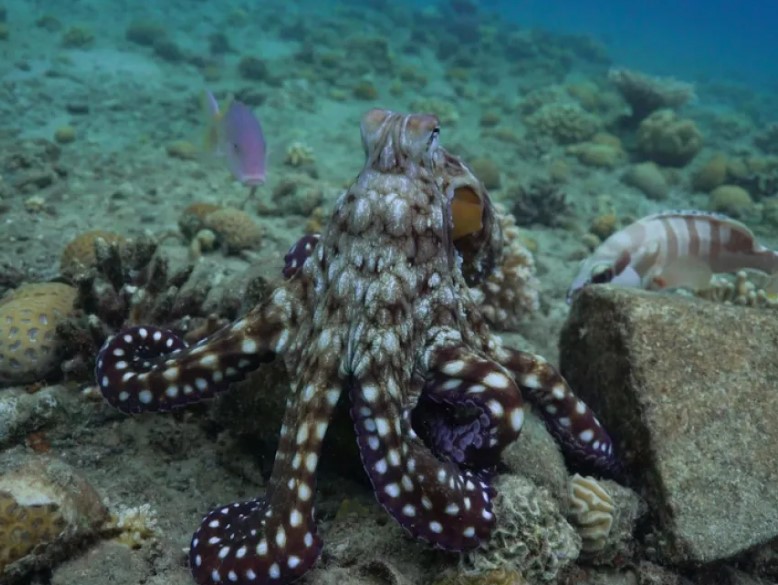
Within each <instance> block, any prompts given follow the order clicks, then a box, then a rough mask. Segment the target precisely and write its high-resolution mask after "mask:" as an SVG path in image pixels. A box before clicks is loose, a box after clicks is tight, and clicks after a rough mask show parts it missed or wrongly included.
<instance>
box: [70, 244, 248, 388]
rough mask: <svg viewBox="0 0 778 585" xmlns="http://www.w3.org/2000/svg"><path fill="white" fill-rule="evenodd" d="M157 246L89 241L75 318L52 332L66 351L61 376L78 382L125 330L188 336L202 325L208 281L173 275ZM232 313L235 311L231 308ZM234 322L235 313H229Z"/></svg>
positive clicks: (188, 269) (186, 271) (186, 273)
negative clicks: (157, 328)
mask: <svg viewBox="0 0 778 585" xmlns="http://www.w3.org/2000/svg"><path fill="white" fill-rule="evenodd" d="M157 248H158V242H157V241H156V240H154V239H153V238H150V237H140V238H137V239H134V240H127V241H126V242H123V243H121V242H113V243H108V242H106V241H105V240H103V239H102V238H97V239H96V240H95V241H94V258H95V261H94V266H92V267H89V268H87V269H85V270H84V271H83V272H80V273H78V274H76V275H75V276H74V277H73V281H74V283H75V285H76V287H77V289H78V298H77V300H76V306H77V307H78V308H79V309H80V314H79V315H78V316H76V317H73V318H70V319H67V320H66V321H64V322H63V323H60V324H59V325H58V327H57V333H58V335H59V336H60V337H61V338H62V339H63V340H64V345H65V346H66V347H68V350H69V351H68V353H67V355H66V357H67V358H69V359H68V361H66V362H65V363H64V364H63V367H62V368H63V371H64V372H65V373H66V374H70V375H76V376H81V375H84V374H85V373H86V372H87V371H89V370H90V369H91V367H92V361H93V359H94V356H95V355H96V353H97V350H98V349H99V348H100V346H101V345H102V343H103V342H104V341H105V339H106V337H108V335H110V334H112V333H114V332H115V331H116V330H118V329H119V328H122V327H127V326H128V325H133V324H138V323H160V324H163V325H164V326H167V327H171V328H174V329H176V330H178V331H182V332H185V331H189V330H190V329H193V328H197V327H199V326H200V325H201V324H202V323H203V322H205V321H206V320H207V316H208V311H207V310H206V309H205V307H204V303H205V300H206V297H207V295H208V292H209V291H210V288H211V282H212V281H211V279H210V278H208V277H205V275H202V274H201V275H200V276H201V277H202V278H197V279H191V280H190V276H191V275H192V272H193V270H194V266H193V265H191V264H190V265H185V266H183V267H181V268H179V269H177V270H175V271H171V270H170V268H169V263H168V260H167V258H166V257H165V256H163V255H161V254H159V253H158V251H157ZM234 309H237V307H235V308H234ZM227 313H228V314H227V315H226V316H227V317H230V318H233V317H234V316H235V314H236V310H232V311H228V312H227Z"/></svg>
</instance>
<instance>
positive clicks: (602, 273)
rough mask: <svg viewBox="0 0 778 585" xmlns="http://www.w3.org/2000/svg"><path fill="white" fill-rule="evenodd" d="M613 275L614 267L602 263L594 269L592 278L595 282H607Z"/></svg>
mask: <svg viewBox="0 0 778 585" xmlns="http://www.w3.org/2000/svg"><path fill="white" fill-rule="evenodd" d="M613 276H614V275H613V268H612V267H611V266H609V265H607V264H601V265H600V266H595V267H594V268H593V269H592V276H591V280H592V283H594V284H605V283H608V282H610V281H611V280H613Z"/></svg>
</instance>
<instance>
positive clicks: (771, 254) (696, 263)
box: [567, 211, 778, 303]
mask: <svg viewBox="0 0 778 585" xmlns="http://www.w3.org/2000/svg"><path fill="white" fill-rule="evenodd" d="M742 269H753V270H760V271H762V272H766V273H768V274H773V273H776V272H778V252H776V251H773V250H770V249H769V248H766V247H764V246H762V245H761V244H759V243H758V242H757V241H756V238H755V237H754V234H753V233H752V232H751V230H749V229H748V228H747V227H746V226H745V225H743V224H742V223H740V222H738V221H735V220H734V219H732V218H729V217H727V216H725V215H721V214H717V213H710V212H705V211H667V212H663V213H658V214H655V215H649V216H647V217H644V218H642V219H639V220H638V221H636V222H634V223H632V224H630V225H628V226H627V227H625V228H624V229H622V230H620V231H618V232H616V233H615V234H613V235H611V236H610V237H609V238H608V239H607V240H605V241H604V242H603V243H602V244H600V246H599V247H598V248H597V249H596V250H595V251H594V253H593V254H592V255H591V256H590V257H589V258H587V259H586V260H584V262H583V263H582V264H581V267H580V269H579V270H578V274H577V275H576V277H575V279H574V280H573V283H572V285H571V286H570V289H569V290H568V293H567V301H568V303H569V302H571V301H572V299H573V297H574V296H575V294H576V293H577V292H578V291H579V290H581V289H582V288H583V287H585V286H587V285H589V284H605V283H611V284H617V285H621V286H627V287H635V288H644V289H648V290H662V289H672V288H688V289H692V290H697V289H700V288H704V287H705V286H707V285H708V284H709V283H710V279H711V277H712V276H713V274H717V273H726V272H736V271H738V270H742Z"/></svg>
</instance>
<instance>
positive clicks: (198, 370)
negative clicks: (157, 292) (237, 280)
mask: <svg viewBox="0 0 778 585" xmlns="http://www.w3.org/2000/svg"><path fill="white" fill-rule="evenodd" d="M284 331H285V330H284V329H283V328H282V327H281V322H280V320H278V319H275V318H268V319H264V320H262V321H261V326H258V325H257V324H256V319H255V318H254V319H252V320H251V324H249V321H248V320H247V319H241V320H239V321H236V322H235V323H233V324H231V325H229V326H227V327H225V328H223V329H220V330H219V331H217V332H216V333H214V334H213V335H211V336H209V337H207V338H205V339H203V340H202V341H200V342H199V343H197V344H196V345H193V346H191V347H187V345H186V343H185V342H184V341H183V340H182V339H180V338H179V337H178V336H176V335H175V334H174V333H172V332H170V331H166V330H162V329H159V328H156V327H150V326H141V327H133V328H131V329H127V330H125V331H122V332H120V333H118V334H117V335H115V336H113V337H111V338H110V339H108V340H107V341H106V342H105V344H104V345H103V347H102V349H101V350H100V353H99V354H98V356H97V366H96V368H95V377H96V379H97V384H98V386H99V387H100V391H101V392H102V393H103V396H104V397H105V399H106V400H108V402H110V403H111V405H113V406H114V407H116V408H118V409H119V410H121V411H122V412H130V413H135V412H156V411H167V410H170V409H172V408H177V407H180V406H184V405H186V404H190V403H193V402H199V401H201V400H205V399H208V398H212V397H213V396H214V395H215V394H216V393H218V392H222V391H224V390H226V389H227V388H228V387H229V385H230V384H231V383H232V382H235V381H237V380H241V379H243V378H244V377H245V376H246V374H248V373H249V372H251V371H253V370H255V369H257V368H258V367H259V365H260V364H261V363H262V362H267V361H270V360H272V359H273V357H274V356H275V354H276V353H277V352H278V351H280V350H282V349H283V347H284V344H285V343H286V342H287V339H288V335H287V334H285V333H284Z"/></svg>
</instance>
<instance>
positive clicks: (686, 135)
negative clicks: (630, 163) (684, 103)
mask: <svg viewBox="0 0 778 585" xmlns="http://www.w3.org/2000/svg"><path fill="white" fill-rule="evenodd" d="M701 148H702V134H700V131H699V130H698V129H697V125H696V124H695V123H694V122H692V121H691V120H684V119H681V118H679V117H678V116H677V115H676V114H675V112H673V111H671V110H658V111H656V112H654V113H653V114H651V115H650V116H648V117H647V118H646V119H645V120H643V121H642V122H641V123H640V126H639V127H638V132H637V149H638V152H639V153H640V154H641V155H643V156H644V157H645V158H647V159H649V160H652V161H654V162H656V163H659V164H660V165H669V166H673V167H682V166H684V165H686V164H687V163H689V162H690V161H691V160H692V159H693V158H694V157H695V156H696V155H697V153H698V152H699V151H700V149H701Z"/></svg>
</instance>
